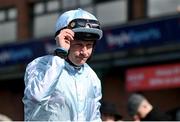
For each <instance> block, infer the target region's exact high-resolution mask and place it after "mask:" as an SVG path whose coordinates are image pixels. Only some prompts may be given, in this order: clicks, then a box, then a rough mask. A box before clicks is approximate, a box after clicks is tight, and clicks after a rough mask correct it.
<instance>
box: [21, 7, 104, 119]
mask: <svg viewBox="0 0 180 122" xmlns="http://www.w3.org/2000/svg"><path fill="white" fill-rule="evenodd" d="M101 37H102V30H101V27H100V24H99V21H98V20H97V18H96V17H95V16H94V15H92V14H91V13H89V12H87V11H84V10H82V9H76V10H70V11H67V12H64V13H63V14H62V15H61V16H60V17H59V18H58V19H57V22H56V34H55V40H56V42H57V46H58V48H57V49H56V50H55V53H54V55H47V56H42V57H39V58H36V59H35V60H33V61H32V62H31V63H29V64H28V66H27V67H26V72H25V76H24V80H25V90H24V97H23V102H24V111H25V113H24V114H25V120H27V121H101V117H100V110H99V109H100V102H99V100H100V99H101V97H102V93H101V82H100V80H99V78H98V77H97V75H96V73H95V72H94V71H93V70H92V69H91V68H90V66H89V65H88V64H87V63H86V61H87V60H88V59H89V58H90V57H91V55H92V53H93V50H94V46H95V44H96V41H98V40H100V39H101Z"/></svg>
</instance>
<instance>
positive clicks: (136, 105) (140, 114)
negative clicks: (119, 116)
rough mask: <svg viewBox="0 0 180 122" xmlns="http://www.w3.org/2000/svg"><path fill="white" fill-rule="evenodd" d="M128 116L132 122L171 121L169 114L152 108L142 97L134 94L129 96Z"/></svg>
mask: <svg viewBox="0 0 180 122" xmlns="http://www.w3.org/2000/svg"><path fill="white" fill-rule="evenodd" d="M127 110H128V114H129V115H130V116H131V117H132V118H133V120H134V121H137V122H138V121H171V120H172V118H171V116H170V115H169V114H166V113H165V112H162V111H160V110H159V109H158V108H156V107H154V106H153V105H152V104H151V103H150V102H149V101H148V100H147V99H146V98H145V97H144V96H143V95H141V94H137V93H134V94H132V95H130V96H129V98H128V104H127Z"/></svg>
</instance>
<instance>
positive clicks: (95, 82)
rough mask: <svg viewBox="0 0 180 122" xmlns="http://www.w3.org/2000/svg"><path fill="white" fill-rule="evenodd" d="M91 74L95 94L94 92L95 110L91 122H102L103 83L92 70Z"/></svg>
mask: <svg viewBox="0 0 180 122" xmlns="http://www.w3.org/2000/svg"><path fill="white" fill-rule="evenodd" d="M89 74H91V76H90V77H91V78H92V79H91V80H92V83H93V90H94V91H93V92H94V97H95V98H94V110H93V112H92V113H93V115H92V116H91V121H101V114H100V106H101V103H100V100H101V98H102V90H101V89H102V88H101V81H100V79H99V78H98V77H97V75H96V73H95V72H94V71H93V70H92V69H91V70H90V72H89Z"/></svg>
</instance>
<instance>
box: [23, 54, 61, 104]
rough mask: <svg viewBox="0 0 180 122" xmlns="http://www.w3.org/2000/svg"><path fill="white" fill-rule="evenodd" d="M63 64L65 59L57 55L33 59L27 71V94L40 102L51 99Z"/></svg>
mask: <svg viewBox="0 0 180 122" xmlns="http://www.w3.org/2000/svg"><path fill="white" fill-rule="evenodd" d="M63 66H64V60H63V59H61V58H59V57H57V56H50V55H49V56H44V57H40V58H37V59H35V60H33V61H32V62H31V63H30V64H28V66H27V68H26V71H25V76H24V81H25V90H24V94H25V96H26V97H27V98H28V99H32V100H35V101H39V102H41V101H43V100H47V99H49V98H50V95H51V93H52V92H53V90H54V89H55V87H56V84H57V82H58V77H59V75H60V74H61V71H62V69H63Z"/></svg>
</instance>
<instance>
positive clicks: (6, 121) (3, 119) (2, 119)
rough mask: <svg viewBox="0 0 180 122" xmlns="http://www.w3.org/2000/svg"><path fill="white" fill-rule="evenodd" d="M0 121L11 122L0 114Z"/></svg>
mask: <svg viewBox="0 0 180 122" xmlns="http://www.w3.org/2000/svg"><path fill="white" fill-rule="evenodd" d="M0 121H1V122H12V119H11V118H9V117H8V116H6V115H4V114H0Z"/></svg>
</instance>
